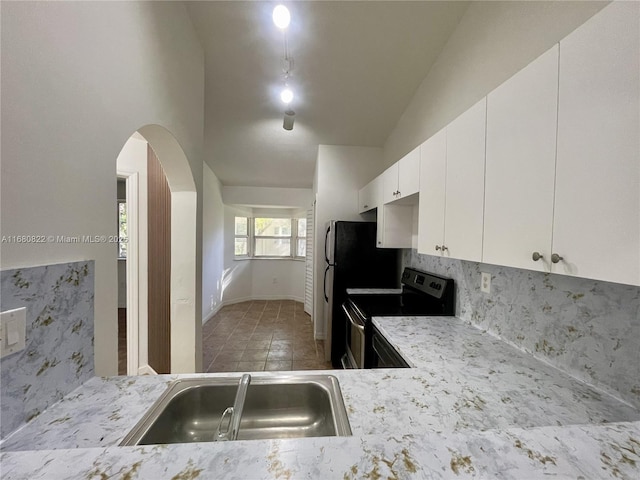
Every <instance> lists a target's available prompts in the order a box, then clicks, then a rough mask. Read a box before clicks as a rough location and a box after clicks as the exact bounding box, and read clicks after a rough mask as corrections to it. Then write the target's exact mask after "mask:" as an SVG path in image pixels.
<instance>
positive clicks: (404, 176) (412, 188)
mask: <svg viewBox="0 0 640 480" xmlns="http://www.w3.org/2000/svg"><path fill="white" fill-rule="evenodd" d="M382 183H383V194H382V197H383V201H384V203H391V202H395V201H396V200H400V199H401V198H405V197H408V196H410V195H413V194H414V193H418V191H419V189H420V147H417V148H415V149H413V150H412V151H411V152H409V153H408V154H406V155H405V156H404V157H402V158H401V159H400V160H399V161H397V162H396V163H394V164H393V165H391V166H390V167H389V168H387V169H386V170H385V171H384V173H383V174H382Z"/></svg>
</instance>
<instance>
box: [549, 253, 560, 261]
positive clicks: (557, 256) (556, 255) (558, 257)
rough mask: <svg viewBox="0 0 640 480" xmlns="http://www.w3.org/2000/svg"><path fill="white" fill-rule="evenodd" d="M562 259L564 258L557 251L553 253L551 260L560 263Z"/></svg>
mask: <svg viewBox="0 0 640 480" xmlns="http://www.w3.org/2000/svg"><path fill="white" fill-rule="evenodd" d="M560 260H563V258H562V257H561V256H560V255H558V254H557V253H554V254H553V255H551V261H552V262H553V263H558V262H559V261H560Z"/></svg>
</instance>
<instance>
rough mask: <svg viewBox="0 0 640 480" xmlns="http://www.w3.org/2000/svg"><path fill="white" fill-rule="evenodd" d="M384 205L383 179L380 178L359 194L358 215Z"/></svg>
mask: <svg viewBox="0 0 640 480" xmlns="http://www.w3.org/2000/svg"><path fill="white" fill-rule="evenodd" d="M380 205H382V177H380V176H378V177H376V178H374V179H373V180H372V181H370V182H369V183H367V184H366V185H365V186H364V187H362V188H361V189H360V191H359V192H358V213H365V212H368V211H370V210H373V209H374V208H378V207H379V206H380Z"/></svg>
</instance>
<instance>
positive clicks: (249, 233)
mask: <svg viewBox="0 0 640 480" xmlns="http://www.w3.org/2000/svg"><path fill="white" fill-rule="evenodd" d="M238 218H244V219H245V220H246V221H247V233H246V235H238V234H237V233H236V220H237V219H238ZM238 238H244V239H245V240H246V242H247V253H244V254H240V255H238V254H237V253H236V240H237V239H238ZM250 239H251V217H249V216H248V215H247V216H242V215H235V216H234V217H233V258H238V259H244V258H251V241H250Z"/></svg>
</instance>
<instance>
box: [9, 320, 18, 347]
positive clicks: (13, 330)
mask: <svg viewBox="0 0 640 480" xmlns="http://www.w3.org/2000/svg"><path fill="white" fill-rule="evenodd" d="M19 340H20V334H19V333H18V322H17V321H16V320H14V319H11V320H9V321H8V322H7V345H8V346H10V347H11V346H12V345H15V344H16V343H18V341H19Z"/></svg>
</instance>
